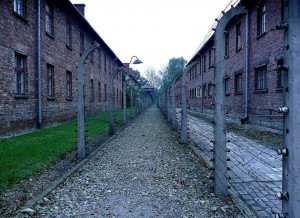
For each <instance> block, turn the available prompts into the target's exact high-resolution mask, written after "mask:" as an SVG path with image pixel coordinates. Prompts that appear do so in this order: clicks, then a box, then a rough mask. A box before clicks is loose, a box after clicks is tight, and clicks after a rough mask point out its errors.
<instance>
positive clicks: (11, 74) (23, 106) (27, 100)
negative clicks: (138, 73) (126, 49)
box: [0, 0, 123, 135]
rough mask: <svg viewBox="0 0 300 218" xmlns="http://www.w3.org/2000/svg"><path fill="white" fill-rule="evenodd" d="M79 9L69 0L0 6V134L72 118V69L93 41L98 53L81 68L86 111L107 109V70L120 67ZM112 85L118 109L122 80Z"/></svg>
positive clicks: (9, 0)
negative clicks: (83, 73)
mask: <svg viewBox="0 0 300 218" xmlns="http://www.w3.org/2000/svg"><path fill="white" fill-rule="evenodd" d="M84 7H85V5H82V4H81V5H72V4H71V2H70V1H68V0H51V1H50V0H3V1H1V2H0V51H1V52H0V122H1V125H0V135H6V134H11V133H16V132H21V131H24V130H28V129H33V128H36V127H40V126H45V125H48V124H52V123H55V122H61V121H65V120H68V119H70V118H72V117H74V116H75V115H76V111H77V106H76V100H77V91H76V89H77V88H76V87H77V81H76V78H77V65H78V62H79V59H80V56H81V54H82V53H83V52H84V50H85V49H87V48H88V47H89V46H90V45H91V44H93V43H94V42H95V41H97V42H98V43H99V44H100V49H97V50H95V51H94V52H93V53H92V54H91V55H90V56H89V58H88V60H87V61H86V64H85V75H84V80H85V96H86V97H85V104H86V106H87V110H86V111H87V113H95V112H98V111H103V110H107V108H108V90H109V78H110V75H111V73H112V69H113V67H120V66H123V64H122V62H121V61H120V60H119V59H118V57H117V56H116V55H115V54H114V52H113V51H112V50H111V49H110V48H109V46H108V45H107V44H106V43H105V42H104V41H103V39H102V38H101V37H100V36H99V35H98V34H97V32H96V31H95V30H94V29H93V28H92V26H91V25H90V24H89V23H88V22H87V20H86V19H85V18H84ZM39 18H40V19H39ZM115 81H117V82H115V83H114V86H115V87H114V89H115V102H116V103H115V105H118V107H120V106H121V101H122V98H121V96H122V78H121V76H119V75H117V78H116V80H115ZM39 84H40V86H39ZM39 89H40V92H39ZM39 94H40V95H39Z"/></svg>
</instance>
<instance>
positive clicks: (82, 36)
mask: <svg viewBox="0 0 300 218" xmlns="http://www.w3.org/2000/svg"><path fill="white" fill-rule="evenodd" d="M83 53H84V34H83V33H82V32H80V56H81V55H82V54H83Z"/></svg>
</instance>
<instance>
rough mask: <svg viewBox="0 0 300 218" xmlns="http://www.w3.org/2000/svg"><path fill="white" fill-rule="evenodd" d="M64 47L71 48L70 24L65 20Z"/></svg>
mask: <svg viewBox="0 0 300 218" xmlns="http://www.w3.org/2000/svg"><path fill="white" fill-rule="evenodd" d="M66 45H67V46H68V47H69V48H71V47H72V24H71V21H70V20H69V19H67V20H66Z"/></svg>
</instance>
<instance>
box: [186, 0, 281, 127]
mask: <svg viewBox="0 0 300 218" xmlns="http://www.w3.org/2000/svg"><path fill="white" fill-rule="evenodd" d="M283 2H284V1H282V0H256V1H248V0H244V1H240V2H239V4H238V5H239V6H244V10H243V12H242V13H241V14H239V15H238V16H235V17H233V18H232V19H231V20H230V21H229V22H228V23H227V26H226V29H225V32H224V37H223V38H222V39H215V35H214V34H212V36H211V37H210V38H209V39H208V40H207V41H206V42H205V43H204V44H203V46H202V47H201V48H200V49H199V50H198V51H197V52H196V54H195V55H194V56H193V58H192V59H191V60H190V61H189V63H188V64H191V63H194V62H196V63H197V65H196V66H195V67H194V68H191V69H190V70H189V80H188V81H189V92H190V94H189V96H188V97H189V98H190V100H189V105H190V108H191V109H193V110H201V111H204V112H205V111H206V112H207V113H212V112H213V110H212V109H213V98H211V97H212V95H213V92H214V73H215V71H214V65H215V64H216V63H215V60H214V51H215V41H216V40H224V44H225V46H224V52H225V56H224V60H223V61H224V67H225V75H224V84H225V87H224V88H225V96H226V97H225V108H226V112H227V114H228V116H229V117H231V118H233V119H235V120H237V121H240V122H241V123H244V122H250V123H254V124H259V125H264V126H268V127H272V128H278V129H281V128H282V115H281V114H278V113H277V112H274V109H275V108H278V107H280V106H282V103H283V79H282V78H283V76H282V75H283V73H284V72H283V71H280V70H278V67H279V66H281V65H282V64H283V58H282V57H283V50H284V32H283V30H276V26H278V25H279V24H281V23H283V22H284V20H283V17H284V16H283V13H284V6H283V5H284V4H283ZM230 10H232V9H230Z"/></svg>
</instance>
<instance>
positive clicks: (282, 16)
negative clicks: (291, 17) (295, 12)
mask: <svg viewBox="0 0 300 218" xmlns="http://www.w3.org/2000/svg"><path fill="white" fill-rule="evenodd" d="M284 2H285V0H281V1H280V16H281V21H284V9H285V8H284V7H285V4H284Z"/></svg>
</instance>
